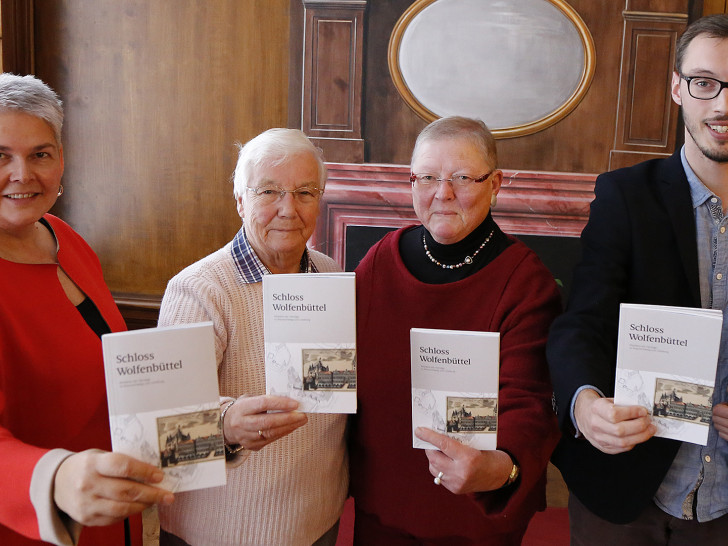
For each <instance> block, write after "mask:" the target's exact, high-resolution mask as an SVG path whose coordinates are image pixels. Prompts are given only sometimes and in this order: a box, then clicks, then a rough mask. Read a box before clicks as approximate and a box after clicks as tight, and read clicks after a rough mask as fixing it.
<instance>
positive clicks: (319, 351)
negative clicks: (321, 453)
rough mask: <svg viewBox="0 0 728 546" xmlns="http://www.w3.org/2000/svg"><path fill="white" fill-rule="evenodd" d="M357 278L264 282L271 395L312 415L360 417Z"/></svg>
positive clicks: (300, 276) (295, 277) (271, 278)
mask: <svg viewBox="0 0 728 546" xmlns="http://www.w3.org/2000/svg"><path fill="white" fill-rule="evenodd" d="M355 292H356V284H355V277H354V273H311V274H308V273H296V274H287V275H265V276H264V277H263V314H264V337H265V384H266V393H268V394H276V395H281V396H288V397H290V398H294V399H295V400H298V401H299V403H300V406H299V411H303V412H307V413H356V297H355Z"/></svg>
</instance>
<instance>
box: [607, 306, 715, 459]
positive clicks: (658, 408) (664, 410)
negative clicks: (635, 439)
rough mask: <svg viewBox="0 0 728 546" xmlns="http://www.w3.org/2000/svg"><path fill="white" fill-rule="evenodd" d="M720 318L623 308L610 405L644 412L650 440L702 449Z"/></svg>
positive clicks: (700, 312) (706, 312)
mask: <svg viewBox="0 0 728 546" xmlns="http://www.w3.org/2000/svg"><path fill="white" fill-rule="evenodd" d="M722 325H723V314H722V313H721V311H720V310H717V309H695V308H687V307H669V306H660V305H638V304H626V303H623V304H622V305H621V306H620V312H619V333H618V336H619V337H618V341H617V371H616V377H615V388H614V403H615V404H619V405H640V406H644V407H645V408H647V409H648V410H649V411H650V414H651V415H652V420H653V422H654V423H655V425H656V426H657V434H656V436H660V437H662V438H671V439H674V440H681V441H683V442H691V443H694V444H701V445H705V444H706V442H707V441H708V430H709V427H710V421H711V415H712V411H713V403H712V400H713V388H714V386H715V372H716V366H717V363H718V350H719V346H720V335H721V329H722Z"/></svg>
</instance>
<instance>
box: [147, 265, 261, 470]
mask: <svg viewBox="0 0 728 546" xmlns="http://www.w3.org/2000/svg"><path fill="white" fill-rule="evenodd" d="M196 265H197V264H196ZM193 267H194V266H193ZM230 313H232V306H231V304H230V300H229V297H228V296H227V294H226V293H225V291H224V289H223V287H222V286H221V285H219V284H217V283H215V282H213V281H212V279H211V278H210V277H208V276H206V275H203V274H200V273H199V271H198V272H195V271H194V270H193V269H189V268H188V269H185V270H183V271H182V272H180V273H179V274H178V275H176V276H175V277H173V278H172V279H171V280H170V281H169V283H168V284H167V289H166V290H165V292H164V297H163V298H162V306H161V308H160V311H159V322H158V324H159V326H172V325H174V324H190V323H194V322H203V321H208V320H209V321H212V323H213V329H214V332H215V362H216V363H217V367H218V369H219V368H220V365H221V363H222V361H223V357H224V355H225V350H226V349H227V346H228V328H227V323H226V320H225V317H226V316H230ZM232 400H233V398H231V397H229V396H221V397H220V404H221V408H222V406H223V405H225V404H227V403H229V402H231V401H232ZM249 455H250V452H249V451H247V450H244V451H241V452H238V453H237V454H236V455H235V456H234V457H232V458H230V459H227V460H226V467H227V468H235V467H237V466H240V465H241V464H242V463H243V462H245V460H246V459H247V458H248V456H249Z"/></svg>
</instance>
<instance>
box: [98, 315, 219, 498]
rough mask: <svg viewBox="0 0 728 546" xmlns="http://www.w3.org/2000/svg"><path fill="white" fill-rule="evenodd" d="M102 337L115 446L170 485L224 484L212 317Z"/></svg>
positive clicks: (173, 487)
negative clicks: (160, 472) (150, 466)
mask: <svg viewBox="0 0 728 546" xmlns="http://www.w3.org/2000/svg"><path fill="white" fill-rule="evenodd" d="M101 341H102V345H103V351H104V368H105V372H106V392H107V397H108V401H109V422H110V424H111V443H112V448H113V450H114V451H115V452H118V453H125V454H127V455H130V456H132V457H135V458H137V459H140V460H142V461H144V462H147V463H150V464H153V465H155V466H158V467H160V468H161V469H162V470H163V471H164V474H165V478H164V480H163V481H162V483H161V484H160V487H163V488H165V489H169V490H170V491H175V492H180V491H190V490H192V489H201V488H204V487H216V486H219V485H225V449H224V445H223V437H222V429H221V427H220V401H219V400H220V399H219V389H218V383H217V365H216V363H215V341H214V334H213V328H212V323H211V322H202V323H197V324H185V325H179V326H170V327H165V328H147V329H144V330H132V331H129V332H119V333H113V334H105V335H103V336H102V338H101Z"/></svg>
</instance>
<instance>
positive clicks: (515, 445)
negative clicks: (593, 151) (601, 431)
mask: <svg viewBox="0 0 728 546" xmlns="http://www.w3.org/2000/svg"><path fill="white" fill-rule="evenodd" d="M496 164H497V157H496V149H495V141H494V139H493V137H492V135H491V133H490V131H488V129H487V128H486V127H485V125H484V124H483V123H482V122H481V121H476V120H471V119H467V118H459V117H453V118H444V119H440V120H438V121H435V122H433V123H432V124H430V125H429V126H427V127H426V128H425V129H424V130H423V131H422V133H421V134H420V136H419V137H418V139H417V142H416V144H415V149H414V152H413V155H412V173H413V174H412V178H411V180H412V195H413V202H414V209H415V212H416V213H417V217H418V218H419V219H420V221H421V222H422V225H419V226H413V227H409V228H404V229H401V230H398V231H396V232H393V233H390V234H388V235H387V236H386V237H385V238H384V239H383V240H382V241H380V242H379V243H377V244H376V245H375V246H374V247H373V248H372V249H371V250H370V251H369V253H368V254H367V255H366V257H365V258H364V260H363V261H362V262H361V264H360V265H359V267H358V268H357V269H356V273H357V323H358V325H357V336H358V337H357V346H358V356H357V373H358V378H357V383H358V385H357V391H358V396H359V409H358V414H357V415H356V416H355V418H354V422H353V427H352V431H351V450H350V453H351V491H352V494H353V496H354V497H355V501H356V521H355V544H361V545H369V544H387V545H399V544H403V545H404V544H433V545H434V544H442V545H458V544H489V545H506V544H520V542H521V538H522V537H523V534H524V533H525V530H526V527H527V525H528V522H529V520H530V518H531V517H532V516H533V514H534V512H535V511H536V510H542V509H543V508H544V507H545V472H546V466H547V464H548V460H549V456H550V455H551V451H552V450H553V448H554V446H555V444H556V441H557V439H558V433H557V427H556V420H555V417H554V414H553V411H552V408H551V392H552V389H551V385H550V382H549V375H548V368H547V366H546V360H545V355H544V346H545V343H546V336H547V333H548V328H549V325H550V323H551V321H552V320H553V318H554V317H555V316H556V314H557V313H558V312H559V310H560V299H559V294H558V290H557V288H556V284H555V282H554V280H553V278H552V276H551V274H550V273H549V272H548V270H547V269H546V268H545V267H544V266H543V264H541V262H540V261H539V259H538V258H537V257H536V255H535V254H534V253H533V252H532V251H530V250H529V249H528V248H527V247H526V246H525V245H523V244H522V243H520V242H519V241H517V240H516V239H513V238H510V237H508V236H506V235H505V234H504V233H503V232H502V231H501V230H500V229H499V228H498V226H497V225H496V224H495V222H494V221H493V218H492V216H491V214H490V207H491V205H495V203H496V195H497V193H498V191H499V189H500V184H501V179H502V176H503V175H502V172H501V171H500V170H498V169H497V168H496ZM415 327H416V328H438V329H448V330H477V331H491V332H500V359H501V362H500V378H499V379H500V388H499V400H498V445H497V449H496V450H493V451H478V450H476V449H474V448H471V447H468V446H465V445H463V444H461V443H459V442H458V441H457V440H454V439H452V438H449V437H448V436H447V435H444V434H440V433H437V432H435V431H433V430H430V429H425V428H420V429H418V430H417V431H416V435H417V436H418V437H419V438H420V439H422V440H425V441H426V442H429V443H431V444H433V445H435V446H437V447H438V450H420V449H414V448H412V444H411V442H412V434H411V419H410V415H411V383H410V348H409V330H410V328H415Z"/></svg>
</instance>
